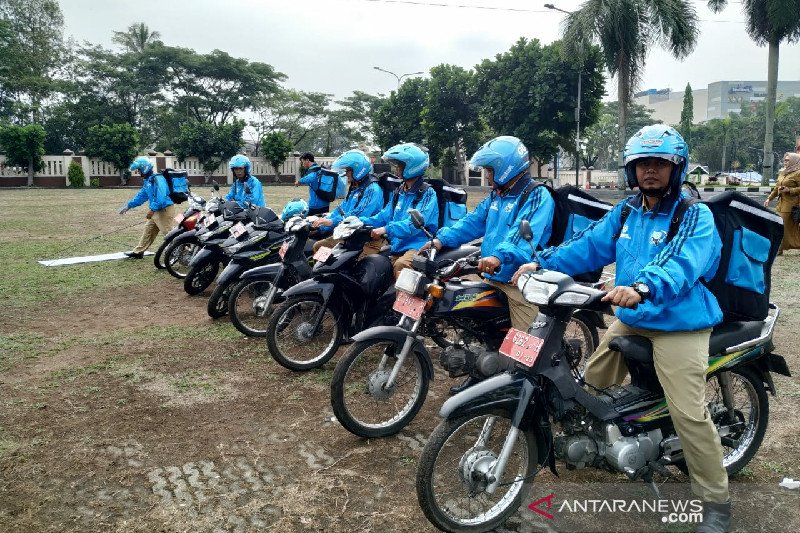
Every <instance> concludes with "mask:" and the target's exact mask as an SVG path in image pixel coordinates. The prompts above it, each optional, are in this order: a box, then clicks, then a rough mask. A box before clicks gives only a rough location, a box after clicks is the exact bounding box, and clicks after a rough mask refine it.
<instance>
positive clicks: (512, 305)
mask: <svg viewBox="0 0 800 533" xmlns="http://www.w3.org/2000/svg"><path fill="white" fill-rule="evenodd" d="M482 281H483V282H484V283H488V284H489V285H491V286H492V287H496V288H498V289H500V290H501V291H503V294H505V295H506V297H507V298H508V312H509V314H510V315H511V326H512V327H513V328H514V329H518V330H520V331H528V328H530V327H531V324H533V321H534V320H535V319H536V316H537V315H538V314H539V309H538V308H537V307H536V306H535V305H533V304H532V303H529V302H528V301H527V300H526V299H525V298H524V297H523V296H522V293H521V292H520V290H519V289H518V288H517V286H516V285H513V284H511V283H500V282H498V281H493V280H490V279H484V280H482Z"/></svg>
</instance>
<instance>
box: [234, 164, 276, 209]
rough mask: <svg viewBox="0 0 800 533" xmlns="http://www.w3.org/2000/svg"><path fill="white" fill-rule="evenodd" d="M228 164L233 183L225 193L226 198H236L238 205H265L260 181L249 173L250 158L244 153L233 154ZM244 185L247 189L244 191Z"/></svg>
mask: <svg viewBox="0 0 800 533" xmlns="http://www.w3.org/2000/svg"><path fill="white" fill-rule="evenodd" d="M228 166H229V167H230V168H231V170H232V171H233V178H234V179H233V184H231V190H230V191H228V194H227V195H225V199H226V200H236V201H237V202H239V205H240V206H242V207H246V206H245V203H249V204H253V205H257V206H258V207H265V206H266V204H265V203H264V193H263V192H262V190H261V182H260V181H259V180H258V178H257V177H255V176H253V175H252V174H250V168H251V166H252V165H251V164H250V159H248V158H247V156H244V155H241V154H239V155H235V156H233V157H232V158H231V161H230V163H228ZM245 185H246V186H247V189H248V191H247V192H245Z"/></svg>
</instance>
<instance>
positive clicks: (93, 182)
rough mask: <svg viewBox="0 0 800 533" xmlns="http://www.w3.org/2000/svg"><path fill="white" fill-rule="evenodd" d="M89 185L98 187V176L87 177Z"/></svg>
mask: <svg viewBox="0 0 800 533" xmlns="http://www.w3.org/2000/svg"><path fill="white" fill-rule="evenodd" d="M89 185H90V186H91V187H100V177H99V176H95V177H94V178H90V179H89Z"/></svg>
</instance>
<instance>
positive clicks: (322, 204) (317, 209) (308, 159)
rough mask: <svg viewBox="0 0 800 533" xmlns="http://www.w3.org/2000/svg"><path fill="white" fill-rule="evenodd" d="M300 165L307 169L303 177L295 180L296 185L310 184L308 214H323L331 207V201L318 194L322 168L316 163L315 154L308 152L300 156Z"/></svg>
mask: <svg viewBox="0 0 800 533" xmlns="http://www.w3.org/2000/svg"><path fill="white" fill-rule="evenodd" d="M300 166H301V167H303V168H304V169H305V170H306V173H305V175H303V177H302V178H300V179H298V180H295V182H294V184H295V186H298V185H308V214H309V215H322V214H325V213H327V212H328V210H329V209H330V203H328V202H326V201H325V200H323V199H322V198H320V197H319V196H317V189H318V188H319V170H320V169H321V168H322V167H320V166H319V165H317V164H316V163H314V154H312V153H311V152H306V153H304V154H303V155H301V156H300Z"/></svg>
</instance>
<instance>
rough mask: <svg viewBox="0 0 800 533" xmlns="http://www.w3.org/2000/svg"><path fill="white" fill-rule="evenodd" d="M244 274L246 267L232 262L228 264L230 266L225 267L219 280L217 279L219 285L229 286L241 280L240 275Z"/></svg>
mask: <svg viewBox="0 0 800 533" xmlns="http://www.w3.org/2000/svg"><path fill="white" fill-rule="evenodd" d="M242 272H244V266H243V265H241V264H239V263H237V262H235V261H231V262H230V263H228V266H226V267H225V270H223V271H222V274H220V276H219V278H217V285H218V286H222V285H227V284H229V283H231V282H233V281H236V280H238V279H239V278H240V276H239V274H241V273H242Z"/></svg>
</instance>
